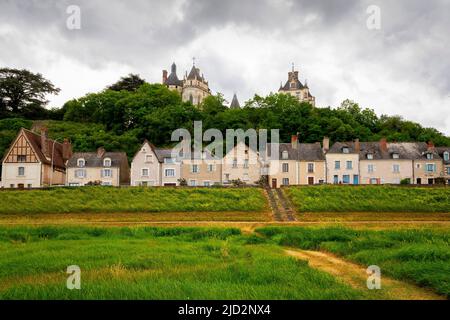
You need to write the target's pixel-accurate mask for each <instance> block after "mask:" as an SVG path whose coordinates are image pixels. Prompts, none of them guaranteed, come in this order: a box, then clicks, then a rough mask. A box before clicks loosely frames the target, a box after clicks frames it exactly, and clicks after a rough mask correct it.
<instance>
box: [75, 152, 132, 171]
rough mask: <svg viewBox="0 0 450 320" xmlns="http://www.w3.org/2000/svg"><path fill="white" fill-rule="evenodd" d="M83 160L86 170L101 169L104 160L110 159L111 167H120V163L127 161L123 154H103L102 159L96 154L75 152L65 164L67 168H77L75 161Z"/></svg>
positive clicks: (125, 155)
mask: <svg viewBox="0 0 450 320" xmlns="http://www.w3.org/2000/svg"><path fill="white" fill-rule="evenodd" d="M81 158H82V159H84V160H85V161H86V163H85V167H87V168H100V167H103V160H104V159H105V158H110V159H111V167H120V166H121V163H122V162H125V161H128V158H127V154H126V153H125V152H105V153H104V154H103V156H102V157H99V156H98V154H97V152H75V153H74V154H73V155H72V157H71V158H70V159H69V161H68V162H67V167H68V168H76V167H78V163H77V160H78V159H81Z"/></svg>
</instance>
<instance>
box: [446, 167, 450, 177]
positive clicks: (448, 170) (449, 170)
mask: <svg viewBox="0 0 450 320" xmlns="http://www.w3.org/2000/svg"><path fill="white" fill-rule="evenodd" d="M446 169H447V175H450V167H447V168H446Z"/></svg>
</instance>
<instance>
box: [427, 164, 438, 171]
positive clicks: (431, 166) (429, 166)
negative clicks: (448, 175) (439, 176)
mask: <svg viewBox="0 0 450 320" xmlns="http://www.w3.org/2000/svg"><path fill="white" fill-rule="evenodd" d="M425 171H426V172H435V171H436V165H435V164H432V163H428V164H427V165H426V167H425Z"/></svg>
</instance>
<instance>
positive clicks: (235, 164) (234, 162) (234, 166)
mask: <svg viewBox="0 0 450 320" xmlns="http://www.w3.org/2000/svg"><path fill="white" fill-rule="evenodd" d="M233 168H237V159H236V158H234V159H233Z"/></svg>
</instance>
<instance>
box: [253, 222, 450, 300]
mask: <svg viewBox="0 0 450 320" xmlns="http://www.w3.org/2000/svg"><path fill="white" fill-rule="evenodd" d="M256 231H257V232H258V233H260V234H262V235H264V236H265V237H266V238H269V239H271V240H272V241H273V242H274V243H276V244H279V245H282V246H290V247H298V248H301V249H306V250H325V251H329V252H333V253H336V254H338V255H340V256H343V257H345V258H348V259H349V260H352V261H355V262H357V263H360V264H362V265H365V266H369V265H377V266H379V267H380V268H381V272H382V274H387V275H390V276H392V277H393V278H397V279H399V280H409V281H412V282H415V283H416V284H418V285H420V286H424V287H429V288H432V289H434V290H435V291H436V292H438V293H440V294H443V295H446V296H447V297H450V235H449V233H448V232H447V231H434V230H383V231H370V230H355V229H348V228H341V227H330V228H299V227H293V228H282V227H268V228H261V229H257V230H256Z"/></svg>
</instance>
